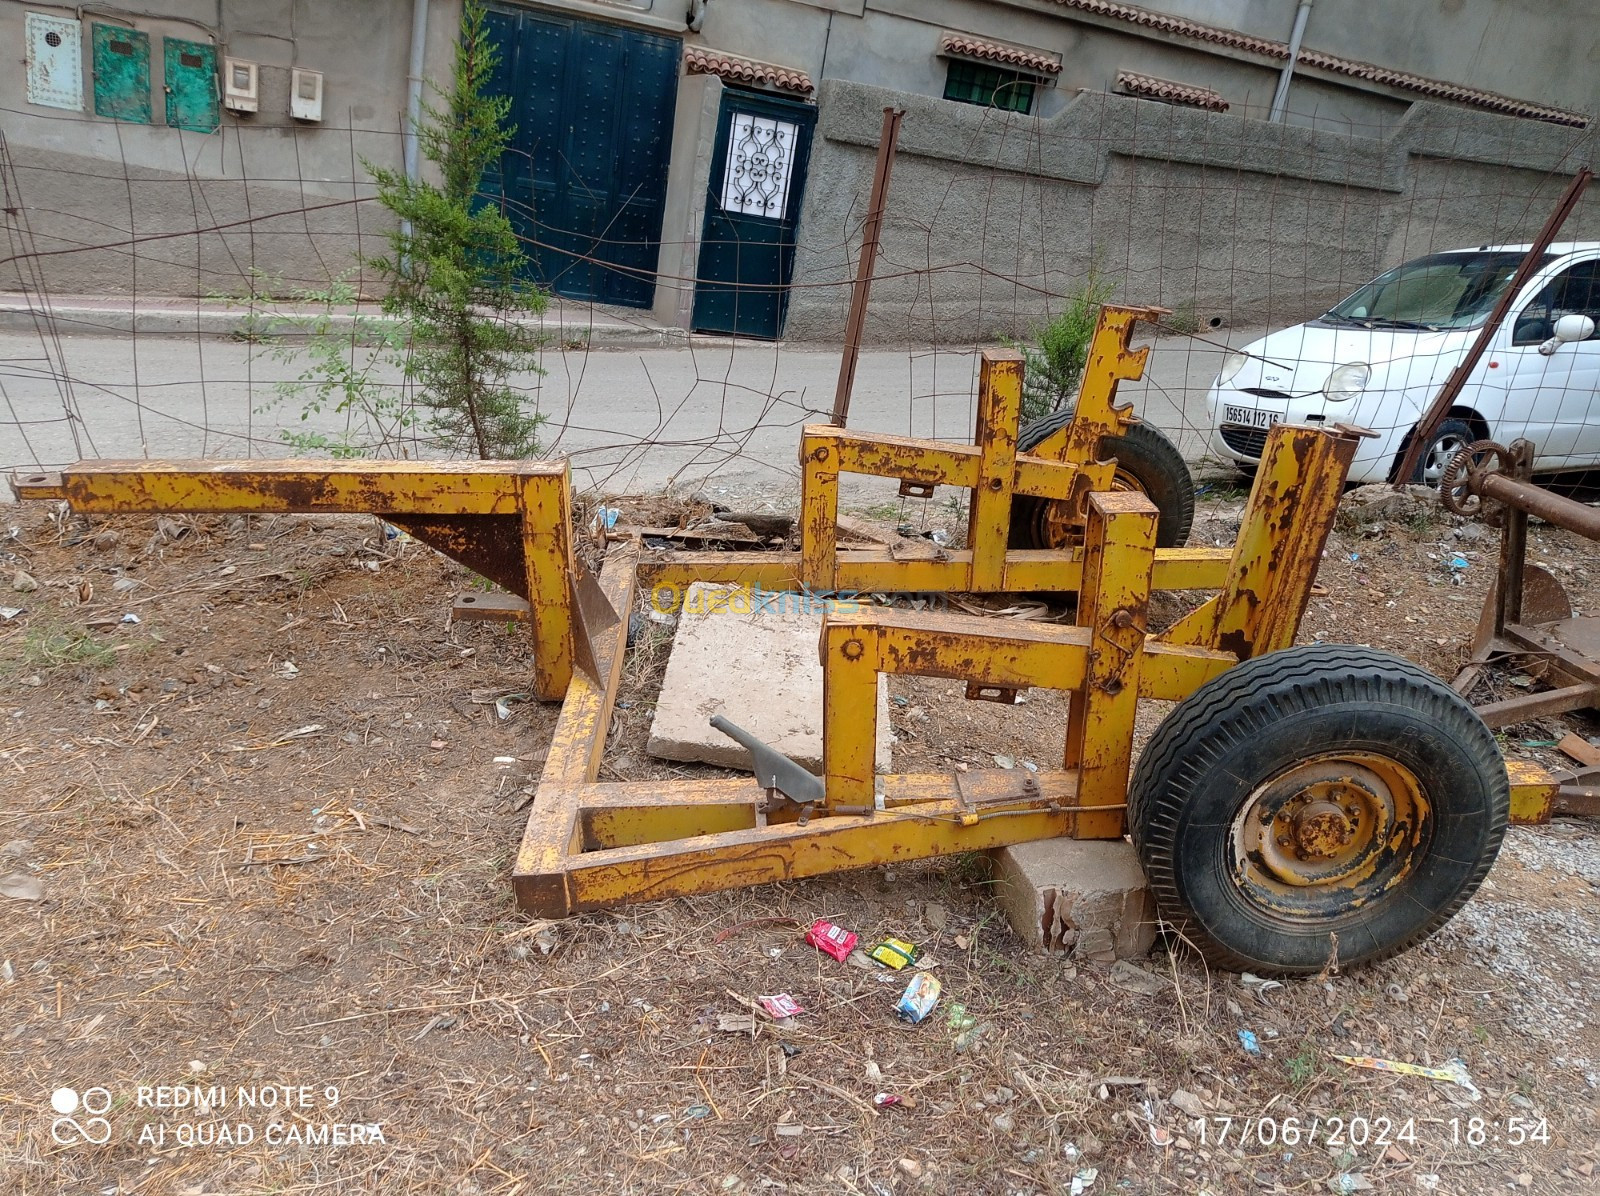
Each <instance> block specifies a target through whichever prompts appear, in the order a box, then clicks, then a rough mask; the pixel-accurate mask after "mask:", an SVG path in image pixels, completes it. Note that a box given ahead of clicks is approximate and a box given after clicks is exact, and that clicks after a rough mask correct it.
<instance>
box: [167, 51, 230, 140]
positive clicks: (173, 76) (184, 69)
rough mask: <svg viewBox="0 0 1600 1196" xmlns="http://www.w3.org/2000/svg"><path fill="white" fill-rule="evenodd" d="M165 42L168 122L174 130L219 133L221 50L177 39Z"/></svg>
mask: <svg viewBox="0 0 1600 1196" xmlns="http://www.w3.org/2000/svg"><path fill="white" fill-rule="evenodd" d="M165 42H166V46H165V54H164V57H163V60H162V67H163V68H164V69H165V71H166V80H167V123H168V124H169V125H171V126H172V127H173V128H174V129H188V130H190V131H191V132H195V133H215V132H216V131H217V125H218V124H219V123H220V118H219V116H218V106H217V48H216V47H215V46H211V45H207V44H206V43H205V42H186V41H184V40H183V39H182V38H176V37H169V38H166V39H165Z"/></svg>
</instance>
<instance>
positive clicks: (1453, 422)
mask: <svg viewBox="0 0 1600 1196" xmlns="http://www.w3.org/2000/svg"><path fill="white" fill-rule="evenodd" d="M1477 439H1478V434H1477V433H1476V432H1474V431H1473V430H1472V425H1471V424H1469V423H1467V421H1466V420H1464V419H1447V420H1445V421H1444V423H1442V424H1440V425H1439V427H1438V428H1437V429H1436V430H1435V431H1434V433H1433V435H1432V436H1431V437H1429V438H1428V443H1427V445H1426V447H1424V448H1423V450H1422V455H1421V456H1420V457H1418V458H1417V467H1416V469H1414V470H1413V471H1412V473H1411V481H1412V482H1413V483H1419V484H1421V485H1424V486H1433V487H1435V488H1437V487H1438V485H1439V480H1440V479H1441V478H1442V477H1444V471H1445V466H1447V465H1449V464H1450V461H1451V459H1452V458H1454V457H1455V455H1456V454H1457V453H1459V452H1460V451H1461V450H1462V449H1464V448H1466V447H1467V445H1469V444H1471V443H1472V442H1473V441H1475V440H1477Z"/></svg>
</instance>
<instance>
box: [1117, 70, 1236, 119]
mask: <svg viewBox="0 0 1600 1196" xmlns="http://www.w3.org/2000/svg"><path fill="white" fill-rule="evenodd" d="M1117 87H1118V88H1119V89H1121V90H1122V91H1125V92H1127V93H1128V94H1129V95H1136V96H1144V97H1146V98H1147V99H1152V100H1165V101H1166V102H1167V103H1169V104H1188V105H1190V106H1191V107H1195V108H1210V109H1211V110H1212V111H1214V112H1226V111H1227V110H1228V101H1227V100H1225V99H1223V98H1222V96H1221V95H1220V94H1219V93H1217V92H1215V91H1212V90H1211V89H1210V88H1209V87H1191V86H1190V85H1189V84H1187V83H1174V82H1173V81H1172V80H1171V79H1157V78H1156V77H1155V76H1153V75H1141V74H1138V73H1136V72H1134V71H1118V72H1117Z"/></svg>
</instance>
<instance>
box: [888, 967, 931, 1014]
mask: <svg viewBox="0 0 1600 1196" xmlns="http://www.w3.org/2000/svg"><path fill="white" fill-rule="evenodd" d="M939 988H940V985H939V978H938V977H937V976H935V975H934V974H933V973H932V972H918V973H917V974H916V975H915V976H913V977H911V983H910V984H908V985H906V991H905V995H904V996H902V997H901V998H900V1000H899V1002H898V1003H897V1004H896V1005H895V1007H894V1011H895V1012H896V1013H897V1014H899V1015H900V1019H901V1020H902V1021H907V1022H911V1023H912V1024H913V1025H915V1024H916V1023H917V1022H920V1021H921V1020H922V1019H923V1018H925V1017H927V1016H928V1014H930V1013H932V1012H933V1007H934V1005H935V1004H937V1003H938V1000H939Z"/></svg>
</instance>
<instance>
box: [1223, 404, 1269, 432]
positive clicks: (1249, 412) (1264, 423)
mask: <svg viewBox="0 0 1600 1196" xmlns="http://www.w3.org/2000/svg"><path fill="white" fill-rule="evenodd" d="M1222 418H1223V421H1224V422H1225V423H1230V424H1243V425H1244V426H1245V427H1247V428H1270V427H1272V425H1273V424H1275V423H1277V422H1278V419H1279V416H1278V413H1277V412H1276V411H1255V410H1253V409H1251V408H1249V407H1223V409H1222Z"/></svg>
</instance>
